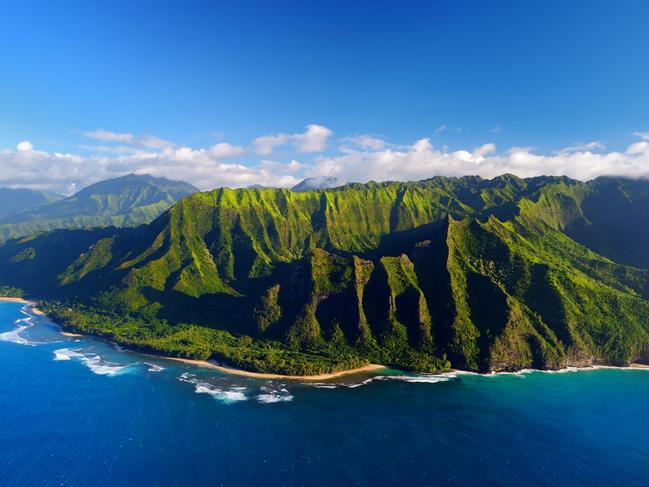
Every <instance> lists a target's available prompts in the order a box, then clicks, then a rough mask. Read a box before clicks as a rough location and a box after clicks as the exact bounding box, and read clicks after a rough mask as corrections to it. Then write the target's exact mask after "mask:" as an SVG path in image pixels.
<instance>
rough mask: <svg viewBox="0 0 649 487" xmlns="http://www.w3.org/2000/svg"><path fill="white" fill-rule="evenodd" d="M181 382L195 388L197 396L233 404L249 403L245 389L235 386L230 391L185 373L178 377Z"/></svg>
mask: <svg viewBox="0 0 649 487" xmlns="http://www.w3.org/2000/svg"><path fill="white" fill-rule="evenodd" d="M178 380H179V381H181V382H188V383H189V384H192V385H193V386H194V392H196V393H197V394H208V395H210V396H212V397H213V398H214V399H218V400H219V401H221V402H223V403H226V404H231V403H235V402H239V401H247V400H248V396H246V394H245V390H246V388H245V387H239V386H233V387H230V388H228V389H224V388H221V387H217V386H215V385H214V384H210V383H209V382H205V381H202V380H200V379H198V378H197V377H196V376H195V375H194V374H190V373H188V372H185V373H183V374H181V375H180V376H179V377H178Z"/></svg>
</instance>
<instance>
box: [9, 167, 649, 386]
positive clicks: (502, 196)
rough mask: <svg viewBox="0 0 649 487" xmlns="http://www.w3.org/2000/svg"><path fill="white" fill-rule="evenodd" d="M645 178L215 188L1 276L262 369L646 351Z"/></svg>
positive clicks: (206, 353)
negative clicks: (307, 188)
mask: <svg viewBox="0 0 649 487" xmlns="http://www.w3.org/2000/svg"><path fill="white" fill-rule="evenodd" d="M648 188H649V183H647V182H642V181H640V182H638V181H629V180H623V179H606V180H604V179H600V180H595V181H592V182H589V183H582V182H578V181H574V180H570V179H568V178H565V177H539V178H530V179H519V178H517V177H515V176H511V175H504V176H501V177H498V178H494V179H492V180H485V179H482V178H479V177H464V178H441V177H436V178H432V179H429V180H425V181H419V182H412V183H368V184H349V185H346V186H343V187H340V188H335V189H329V190H318V191H306V192H293V191H289V190H284V189H240V190H231V189H217V190H214V191H210V192H205V193H195V194H192V195H190V196H188V197H185V198H183V199H182V200H180V201H179V202H178V203H176V204H175V205H174V206H173V207H171V208H170V209H169V210H168V211H166V212H165V213H163V214H162V215H161V216H160V217H159V218H157V219H156V220H155V221H153V222H152V223H150V224H149V225H146V226H141V227H139V228H132V229H128V228H125V229H115V228H105V229H100V230H92V231H88V230H77V231H64V230H61V231H55V232H51V233H48V234H45V235H41V236H37V237H35V238H26V239H23V240H16V241H12V242H9V243H7V244H5V245H4V246H3V247H0V276H1V277H0V284H2V285H7V286H13V287H17V288H22V289H24V290H25V291H27V292H28V293H31V294H32V295H36V296H39V297H43V298H47V299H49V300H61V301H65V302H66V305H65V306H64V307H56V306H55V307H52V308H51V312H52V313H53V314H54V315H55V316H57V317H58V319H60V320H62V321H63V322H64V323H66V324H67V326H69V327H72V328H74V329H77V330H80V331H90V332H93V333H97V334H105V335H108V336H110V337H112V338H113V339H117V340H119V341H121V342H124V343H127V344H130V345H132V346H136V347H139V348H143V349H146V350H151V351H157V352H163V353H169V354H177V355H181V356H189V357H195V358H209V357H216V358H220V359H223V360H225V361H228V362H230V363H234V364H236V365H239V366H243V367H247V368H251V369H255V370H262V371H273V372H285V373H305V372H307V373H308V372H318V371H329V370H335V369H338V368H341V367H344V366H350V365H357V364H362V363H366V362H368V361H373V362H379V363H385V364H390V365H394V366H397V367H402V368H408V369H413V370H424V371H430V370H439V369H444V368H446V367H449V366H452V367H456V368H461V369H466V370H474V371H483V372H484V371H490V370H495V371H500V370H518V369H521V368H526V367H536V368H552V369H554V368H560V367H563V366H566V365H570V364H573V365H585V364H592V363H606V364H617V365H624V364H628V363H630V362H633V361H638V360H644V361H646V360H649V271H648V270H646V269H647V265H646V264H645V263H646V262H647V260H646V259H647V256H646V252H642V250H641V248H640V244H639V243H638V242H640V241H642V239H643V236H644V233H643V232H646V228H647V227H646V226H644V225H635V226H634V225H632V224H631V222H632V221H633V219H634V218H636V219H638V220H639V221H644V220H643V218H645V219H646V216H643V215H646V214H648V213H647V210H649V208H647V202H648V200H647V199H646V198H645V196H644V195H646V194H647V189H648ZM604 209H606V211H604ZM621 229H624V230H625V231H626V232H627V233H626V234H625V235H626V236H625V238H621V237H620V236H619V235H617V234H615V231H616V230H621ZM645 241H646V240H645ZM620 256H622V257H620ZM55 257H56V258H55ZM627 264H633V265H635V267H631V266H629V265H627ZM68 308H70V309H68Z"/></svg>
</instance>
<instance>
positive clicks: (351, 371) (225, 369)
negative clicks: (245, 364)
mask: <svg viewBox="0 0 649 487" xmlns="http://www.w3.org/2000/svg"><path fill="white" fill-rule="evenodd" d="M161 358H164V359H166V360H173V361H175V362H182V363H186V364H191V365H196V366H197V367H205V368H209V369H216V370H218V371H220V372H224V373H226V374H232V375H241V376H244V377H251V378H254V379H280V380H302V381H320V380H327V379H335V378H336V377H342V376H344V375H351V374H359V373H362V372H376V371H377V370H381V369H385V368H386V367H385V365H379V364H368V365H366V366H364V367H358V368H356V369H349V370H341V371H339V372H331V373H329V374H318V375H282V374H265V373H262V372H249V371H247V370H241V369H235V368H233V367H224V366H222V365H218V364H215V363H213V362H210V361H207V360H191V359H185V358H178V357H161Z"/></svg>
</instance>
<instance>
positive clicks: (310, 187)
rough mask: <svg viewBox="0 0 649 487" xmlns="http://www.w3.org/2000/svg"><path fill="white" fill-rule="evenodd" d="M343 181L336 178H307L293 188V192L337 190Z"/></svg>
mask: <svg viewBox="0 0 649 487" xmlns="http://www.w3.org/2000/svg"><path fill="white" fill-rule="evenodd" d="M341 185H342V183H341V181H340V180H339V179H338V178H337V177H336V176H316V177H313V178H306V179H303V180H302V181H300V182H299V183H298V184H296V185H295V186H293V187H292V188H291V190H292V191H296V192H301V191H315V190H318V189H327V188H335V187H336V186H341Z"/></svg>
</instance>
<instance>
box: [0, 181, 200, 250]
mask: <svg viewBox="0 0 649 487" xmlns="http://www.w3.org/2000/svg"><path fill="white" fill-rule="evenodd" d="M196 191H198V190H197V189H196V188H195V187H194V186H192V185H190V184H187V183H183V182H178V181H170V180H168V179H164V178H156V177H153V176H148V175H143V176H138V175H135V174H129V175H127V176H123V177H119V178H115V179H109V180H106V181H101V182H99V183H96V184H93V185H91V186H88V187H86V188H84V189H82V190H81V191H79V192H78V193H76V194H74V195H73V196H70V197H68V198H65V197H63V196H59V195H50V194H47V193H43V192H37V191H31V190H17V189H14V190H7V189H2V190H0V198H7V199H9V198H11V197H14V199H15V200H16V201H15V203H14V204H13V206H11V205H8V206H7V207H5V208H7V209H9V211H6V210H5V211H3V213H4V215H3V216H1V217H0V240H6V239H9V238H16V237H22V236H26V235H30V234H32V233H34V232H39V231H48V230H53V229H57V228H91V227H99V226H118V227H124V226H137V225H140V224H142V223H148V222H150V221H152V220H153V219H155V218H156V217H157V216H159V215H160V214H161V213H162V212H164V211H165V210H167V209H168V208H169V207H170V206H171V205H173V204H174V203H175V202H176V201H178V200H179V199H180V198H182V197H184V196H187V195H189V194H191V193H194V192H196ZM19 196H20V198H19Z"/></svg>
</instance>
